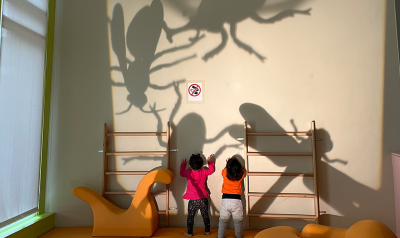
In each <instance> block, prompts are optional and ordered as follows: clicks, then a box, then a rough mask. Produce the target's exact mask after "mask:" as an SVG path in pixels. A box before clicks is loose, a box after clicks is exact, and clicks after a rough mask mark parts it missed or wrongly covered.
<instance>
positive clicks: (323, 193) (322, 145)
mask: <svg viewBox="0 0 400 238" xmlns="http://www.w3.org/2000/svg"><path fill="white" fill-rule="evenodd" d="M239 111H240V113H241V115H242V117H243V118H244V120H245V121H247V123H248V125H249V127H250V129H249V132H286V131H285V130H284V129H283V128H282V127H281V126H280V125H279V123H277V121H276V120H275V119H274V118H273V117H272V116H271V115H270V114H269V113H268V112H267V111H266V110H265V109H264V108H262V107H260V106H258V105H255V104H251V103H245V104H242V105H241V106H240V109H239ZM292 125H293V127H294V131H295V132H297V128H296V126H295V125H294V123H293V122H292ZM316 137H317V138H320V139H322V141H317V142H316V151H317V153H316V156H317V176H318V193H319V199H320V201H321V200H322V201H323V202H324V203H326V204H328V205H329V206H330V207H332V208H333V209H334V210H336V211H337V212H338V213H340V214H341V216H338V215H330V214H322V215H320V217H319V221H320V223H321V224H325V225H330V224H332V223H331V222H332V221H334V222H335V224H339V225H337V226H338V227H340V226H341V225H342V227H344V228H348V224H354V223H355V222H357V221H359V220H363V219H365V217H364V216H363V210H364V209H363V208H368V209H372V210H374V209H375V210H376V211H374V212H376V213H379V207H378V206H375V205H374V202H375V201H378V200H379V193H378V192H377V191H376V190H374V189H371V188H370V187H368V186H365V185H363V184H361V183H359V182H357V181H356V180H354V179H353V178H351V177H350V176H348V175H346V174H344V173H343V172H341V171H340V170H338V169H337V168H335V167H334V166H332V165H331V164H333V163H339V164H341V165H342V166H345V165H346V164H347V161H345V160H342V159H338V158H336V159H331V158H329V157H328V156H327V153H328V152H329V151H331V150H332V149H333V142H332V140H331V138H330V135H329V133H328V131H326V130H325V129H323V128H321V129H316ZM298 141H300V142H298ZM286 142H287V143H288V144H285V145H284V147H290V148H294V149H295V150H300V151H302V150H303V149H304V148H305V147H303V146H305V145H310V143H311V138H307V139H300V138H297V140H296V139H294V138H293V137H292V139H290V140H288V141H286ZM249 147H252V148H253V149H258V145H257V144H253V145H252V144H250V143H249ZM284 147H281V148H284ZM308 147H309V146H308ZM274 152H276V150H275V151H274ZM297 152H298V151H297ZM271 161H272V162H273V163H274V164H275V165H277V166H279V167H286V168H285V171H284V172H293V171H294V170H295V169H296V168H295V167H294V166H293V165H290V164H284V163H282V161H280V160H279V158H276V159H274V158H272V159H271ZM266 170H267V169H266ZM250 172H251V171H250ZM297 172H304V171H297ZM294 178H295V177H293V178H292V179H287V178H283V177H280V179H278V180H277V181H276V182H275V183H274V184H273V185H272V186H271V187H270V188H269V189H268V191H266V193H280V192H282V191H283V189H284V188H286V187H287V186H288V185H289V183H290V182H291V181H292V180H293V179H294ZM302 180H303V183H304V185H305V186H306V187H307V188H308V189H309V191H313V184H312V183H310V182H309V181H307V179H306V178H305V177H303V179H302ZM310 193H312V192H310ZM339 198H340V199H339ZM272 202H273V201H268V202H265V201H263V200H262V199H260V200H258V201H257V202H255V203H254V204H253V206H252V207H251V211H257V212H258V213H264V212H266V211H267V210H268V208H269V207H270V206H271V204H272ZM298 222H299V223H297V224H302V225H306V224H308V223H309V222H307V221H300V220H298ZM270 224H271V226H273V225H274V222H273V221H272V219H271V223H270Z"/></svg>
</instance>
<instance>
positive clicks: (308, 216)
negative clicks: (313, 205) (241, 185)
mask: <svg viewBox="0 0 400 238" xmlns="http://www.w3.org/2000/svg"><path fill="white" fill-rule="evenodd" d="M249 217H264V218H283V219H284V218H298V219H309V220H311V219H317V218H318V217H317V216H315V215H285V214H256V213H249Z"/></svg>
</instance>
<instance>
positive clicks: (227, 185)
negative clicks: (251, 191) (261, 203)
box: [222, 168, 246, 194]
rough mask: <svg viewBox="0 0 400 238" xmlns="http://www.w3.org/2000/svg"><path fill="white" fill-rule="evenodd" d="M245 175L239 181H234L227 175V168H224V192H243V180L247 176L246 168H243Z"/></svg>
mask: <svg viewBox="0 0 400 238" xmlns="http://www.w3.org/2000/svg"><path fill="white" fill-rule="evenodd" d="M242 170H243V176H242V178H241V179H240V180H239V181H232V180H229V179H228V178H227V177H226V173H227V171H226V168H225V169H223V170H222V177H223V178H224V183H223V184H222V193H228V194H242V180H243V179H244V177H245V176H246V169H245V168H242Z"/></svg>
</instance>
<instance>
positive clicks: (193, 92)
mask: <svg viewBox="0 0 400 238" xmlns="http://www.w3.org/2000/svg"><path fill="white" fill-rule="evenodd" d="M188 93H189V95H190V96H192V97H197V96H199V95H200V93H201V87H200V86H199V85H198V84H195V83H194V84H191V85H190V86H189V89H188Z"/></svg>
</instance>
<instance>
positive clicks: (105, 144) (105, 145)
mask: <svg viewBox="0 0 400 238" xmlns="http://www.w3.org/2000/svg"><path fill="white" fill-rule="evenodd" d="M117 136H165V137H166V140H167V142H166V143H167V148H166V150H165V151H128V152H126V151H124V152H118V151H113V152H111V151H109V150H108V143H109V137H117ZM169 151H170V127H169V122H168V123H167V131H166V132H109V129H108V125H107V123H104V138H103V188H102V196H103V197H104V198H107V195H134V194H135V191H118V192H111V191H108V188H107V176H112V175H146V174H147V173H148V172H149V171H108V169H109V168H108V163H109V162H108V156H119V155H166V156H167V169H170V154H169ZM152 194H153V195H165V199H166V203H165V211H158V214H159V215H165V216H166V217H165V226H168V225H169V224H168V223H169V185H168V184H167V185H166V191H165V192H154V193H152Z"/></svg>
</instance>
